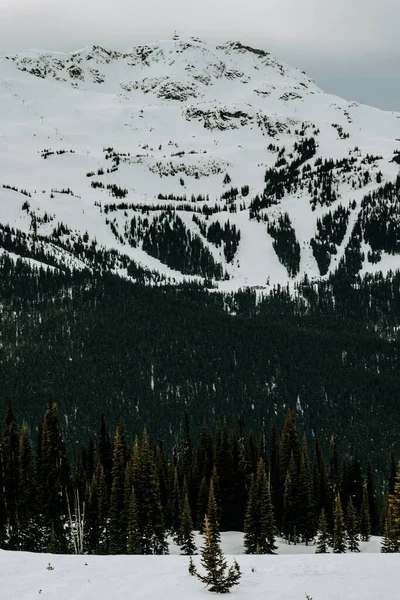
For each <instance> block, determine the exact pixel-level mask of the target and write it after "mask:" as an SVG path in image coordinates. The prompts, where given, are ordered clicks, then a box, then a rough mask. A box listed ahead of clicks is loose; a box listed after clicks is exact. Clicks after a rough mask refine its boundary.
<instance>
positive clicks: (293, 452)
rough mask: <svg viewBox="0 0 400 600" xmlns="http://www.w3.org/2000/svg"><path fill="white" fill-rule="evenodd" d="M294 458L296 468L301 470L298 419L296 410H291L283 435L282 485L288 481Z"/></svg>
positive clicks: (289, 410) (287, 416)
mask: <svg viewBox="0 0 400 600" xmlns="http://www.w3.org/2000/svg"><path fill="white" fill-rule="evenodd" d="M292 457H293V460H294V462H295V465H296V468H297V469H299V468H300V442H299V436H298V434H297V428H296V417H295V412H294V410H293V409H292V408H289V409H288V411H287V414H286V420H285V424H284V426H283V429H282V435H281V448H280V473H281V484H282V485H284V483H285V481H286V475H287V473H288V470H289V467H290V461H291V460H292Z"/></svg>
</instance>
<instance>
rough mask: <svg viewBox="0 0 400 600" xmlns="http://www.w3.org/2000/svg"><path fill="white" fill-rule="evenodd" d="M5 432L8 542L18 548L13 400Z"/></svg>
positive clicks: (16, 457)
mask: <svg viewBox="0 0 400 600" xmlns="http://www.w3.org/2000/svg"><path fill="white" fill-rule="evenodd" d="M5 425H6V426H5V430H4V434H3V444H2V454H3V461H2V462H3V486H4V487H3V493H4V502H5V508H6V520H7V532H8V540H7V541H8V544H7V547H8V548H9V549H10V550H17V548H18V525H19V523H18V506H17V502H18V475H19V468H18V455H19V439H18V432H17V426H16V424H15V419H14V412H13V409H12V404H11V400H10V399H9V401H8V407H7V412H6V423H5Z"/></svg>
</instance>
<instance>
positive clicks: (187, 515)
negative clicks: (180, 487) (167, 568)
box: [179, 493, 196, 556]
mask: <svg viewBox="0 0 400 600" xmlns="http://www.w3.org/2000/svg"><path fill="white" fill-rule="evenodd" d="M180 521H181V529H180V534H179V538H180V540H181V543H180V546H181V554H183V555H185V556H191V555H192V554H194V553H195V552H196V545H195V543H194V535H193V521H192V515H191V512H190V505H189V498H188V495H187V493H186V494H185V498H184V501H183V509H182V515H181V519H180Z"/></svg>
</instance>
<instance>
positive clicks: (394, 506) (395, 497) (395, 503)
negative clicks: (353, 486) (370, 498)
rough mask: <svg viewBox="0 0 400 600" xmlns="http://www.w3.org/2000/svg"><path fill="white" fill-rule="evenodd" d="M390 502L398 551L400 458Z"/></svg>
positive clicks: (399, 529)
mask: <svg viewBox="0 0 400 600" xmlns="http://www.w3.org/2000/svg"><path fill="white" fill-rule="evenodd" d="M388 503H389V508H390V510H391V520H392V538H393V545H394V546H395V547H397V550H396V552H398V551H399V548H400V460H399V462H398V464H397V471H396V477H395V482H394V490H393V493H392V494H389V497H388Z"/></svg>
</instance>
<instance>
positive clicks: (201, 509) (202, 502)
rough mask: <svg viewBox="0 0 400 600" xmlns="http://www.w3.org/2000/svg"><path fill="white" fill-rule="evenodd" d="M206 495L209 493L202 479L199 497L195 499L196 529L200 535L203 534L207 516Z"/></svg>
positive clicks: (204, 479)
mask: <svg viewBox="0 0 400 600" xmlns="http://www.w3.org/2000/svg"><path fill="white" fill-rule="evenodd" d="M208 493H209V492H208V487H207V482H206V478H205V477H203V479H202V480H201V482H200V488H199V495H198V498H197V512H196V518H197V528H198V530H199V531H200V533H203V523H204V517H205V515H206V514H207V503H208Z"/></svg>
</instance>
